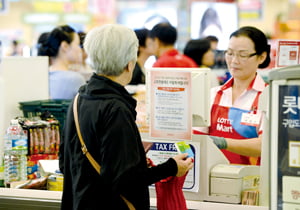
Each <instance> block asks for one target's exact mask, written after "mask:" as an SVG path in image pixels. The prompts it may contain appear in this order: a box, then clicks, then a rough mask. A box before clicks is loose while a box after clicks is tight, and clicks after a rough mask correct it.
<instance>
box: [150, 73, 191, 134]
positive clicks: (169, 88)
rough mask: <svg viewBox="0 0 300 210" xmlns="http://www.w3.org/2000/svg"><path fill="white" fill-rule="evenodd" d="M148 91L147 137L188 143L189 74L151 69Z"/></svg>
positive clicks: (189, 128)
mask: <svg viewBox="0 0 300 210" xmlns="http://www.w3.org/2000/svg"><path fill="white" fill-rule="evenodd" d="M150 90H151V91H150V136H151V137H154V138H168V139H178V140H190V139H191V138H192V117H191V116H192V114H191V113H192V111H191V73H190V72H189V71H180V70H175V71H171V70H151V72H150Z"/></svg>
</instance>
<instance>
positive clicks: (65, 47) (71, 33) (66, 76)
mask: <svg viewBox="0 0 300 210" xmlns="http://www.w3.org/2000/svg"><path fill="white" fill-rule="evenodd" d="M39 54H41V55H47V56H49V59H50V67H49V94H50V98H51V99H72V98H74V96H75V95H76V93H77V91H78V89H79V87H80V86H82V85H83V84H85V79H84V77H83V76H82V75H81V74H80V73H78V72H75V71H71V70H70V65H71V64H74V63H81V61H82V52H81V48H80V39H79V36H78V34H77V33H76V32H75V30H74V29H73V28H71V27H70V26H68V25H63V26H58V27H56V28H54V29H53V30H52V31H51V32H50V33H49V34H48V37H47V39H46V40H44V41H42V42H41V43H40V47H39Z"/></svg>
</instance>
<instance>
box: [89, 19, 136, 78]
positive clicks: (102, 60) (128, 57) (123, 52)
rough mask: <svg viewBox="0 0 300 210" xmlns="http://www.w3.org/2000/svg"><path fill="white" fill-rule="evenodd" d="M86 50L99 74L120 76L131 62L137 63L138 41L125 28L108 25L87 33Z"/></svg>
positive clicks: (132, 32)
mask: <svg viewBox="0 0 300 210" xmlns="http://www.w3.org/2000/svg"><path fill="white" fill-rule="evenodd" d="M84 49H85V51H86V53H87V54H88V56H89V59H90V61H91V65H92V68H93V69H94V70H95V71H96V73H97V74H104V75H107V76H119V75H120V74H121V73H123V71H124V68H125V67H126V66H127V65H128V63H129V62H130V61H134V62H136V60H137V50H138V39H137V37H136V34H135V33H134V31H133V30H131V29H129V28H127V27H125V26H122V25H119V24H107V25H104V26H100V27H95V28H93V29H92V30H91V31H89V32H88V33H87V35H86V37H85V40H84Z"/></svg>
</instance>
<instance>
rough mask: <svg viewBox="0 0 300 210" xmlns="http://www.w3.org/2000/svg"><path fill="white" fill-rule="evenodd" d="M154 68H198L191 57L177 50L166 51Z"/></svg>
mask: <svg viewBox="0 0 300 210" xmlns="http://www.w3.org/2000/svg"><path fill="white" fill-rule="evenodd" d="M153 67H198V66H197V64H196V63H195V62H194V61H193V60H192V59H191V58H189V57H187V56H185V55H183V54H181V53H180V52H179V51H178V50H176V49H171V50H168V51H166V52H165V53H164V54H163V55H161V56H160V57H159V58H158V59H157V61H156V62H155V63H154V64H153Z"/></svg>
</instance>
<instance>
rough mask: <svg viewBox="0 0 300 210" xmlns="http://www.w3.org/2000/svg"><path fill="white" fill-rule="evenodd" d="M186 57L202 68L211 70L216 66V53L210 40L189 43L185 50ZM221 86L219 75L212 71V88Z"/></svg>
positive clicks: (195, 40) (194, 40)
mask: <svg viewBox="0 0 300 210" xmlns="http://www.w3.org/2000/svg"><path fill="white" fill-rule="evenodd" d="M183 53H184V55H186V56H188V57H190V58H191V59H193V60H194V61H195V63H197V65H198V66H199V67H200V68H210V67H211V66H213V65H214V58H215V57H214V51H213V49H212V48H211V42H210V41H209V40H208V39H192V40H189V41H188V42H187V44H186V45H185V47H184V50H183ZM218 85H220V83H219V81H218V78H217V75H216V74H215V73H214V72H213V71H211V87H215V86H218Z"/></svg>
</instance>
